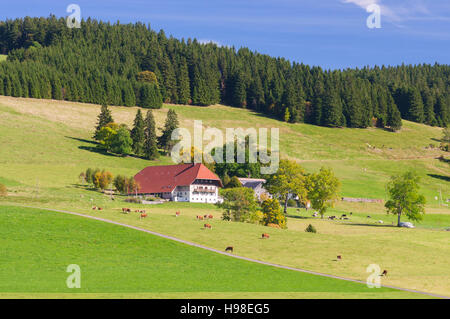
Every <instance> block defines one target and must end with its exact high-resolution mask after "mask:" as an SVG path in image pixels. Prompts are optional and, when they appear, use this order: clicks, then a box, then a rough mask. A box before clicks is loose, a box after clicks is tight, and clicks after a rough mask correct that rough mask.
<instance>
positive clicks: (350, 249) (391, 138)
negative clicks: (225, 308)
mask: <svg viewBox="0 0 450 319" xmlns="http://www.w3.org/2000/svg"><path fill="white" fill-rule="evenodd" d="M99 108H100V107H99V106H97V105H90V104H81V103H69V102H63V101H48V100H33V99H21V98H11V97H0V145H1V146H2V147H1V148H0V183H3V184H5V185H6V186H7V187H8V190H9V196H8V197H6V198H0V203H3V204H9V205H18V204H19V205H32V206H37V207H48V208H59V209H66V210H72V211H76V212H82V213H85V214H93V215H96V214H99V213H98V212H96V211H92V210H91V209H90V207H91V206H92V205H97V206H102V207H104V208H105V211H103V212H102V213H101V214H102V216H104V217H106V218H109V219H111V220H118V221H122V222H125V223H128V224H131V225H139V226H140V227H144V228H148V229H152V230H155V231H159V232H162V233H165V234H169V235H173V236H177V237H179V238H183V239H188V240H190V241H193V242H196V243H200V244H204V245H206V246H209V247H214V248H217V249H223V248H224V247H223V246H224V243H225V242H226V244H225V245H228V244H234V245H235V246H236V247H238V248H237V254H239V255H242V256H248V257H252V258H255V259H260V260H265V261H269V262H274V263H279V264H284V265H290V266H294V267H299V268H305V269H309V270H315V271H320V272H323V273H328V274H334V275H340V276H346V277H349V278H355V279H360V280H365V278H366V277H367V273H366V272H365V270H366V267H367V266H368V265H369V264H371V263H378V264H379V265H380V266H381V267H383V268H386V269H388V270H389V271H390V276H388V277H387V278H385V279H383V283H385V284H390V285H397V286H401V287H406V288H412V289H418V290H423V291H429V292H435V293H440V294H444V295H449V296H450V291H449V287H450V277H449V274H448V264H449V263H450V260H449V256H450V252H449V250H448V249H449V248H448V247H450V236H449V235H450V232H445V231H442V230H443V229H444V228H447V227H450V210H449V208H448V207H447V206H439V204H438V202H437V201H436V200H435V199H434V197H435V196H437V195H438V194H439V193H438V192H439V190H441V192H442V197H443V198H449V197H450V182H449V178H450V177H449V175H450V174H449V166H448V163H445V162H442V161H439V160H438V159H436V157H438V156H440V155H441V154H442V153H441V152H440V151H439V150H438V149H436V148H432V149H430V148H428V149H426V148H425V147H427V146H429V144H430V143H431V144H434V145H435V146H437V145H438V143H439V142H438V140H439V139H440V137H441V129H438V128H432V127H427V126H424V125H420V124H415V123H410V122H404V129H403V130H402V131H401V132H399V133H390V132H387V131H384V130H379V129H365V130H359V129H329V128H324V127H316V126H310V125H304V124H287V123H282V122H279V121H276V120H273V119H270V118H266V117H262V116H261V115H259V114H256V113H253V112H250V111H247V110H242V109H236V108H230V107H225V106H220V105H217V106H212V107H207V108H202V107H192V106H171V105H168V106H165V107H164V108H163V109H161V110H156V111H154V114H155V117H156V120H157V126H158V127H162V126H163V122H164V119H165V115H166V113H167V109H168V108H173V109H175V110H176V111H177V113H178V114H179V115H180V122H181V126H183V127H187V128H189V129H191V128H192V123H193V120H195V119H201V120H203V122H204V125H206V126H213V127H218V128H221V129H224V128H227V127H239V126H241V127H253V126H254V127H267V128H270V127H279V128H280V138H281V152H282V154H283V156H285V157H289V158H292V159H297V160H299V161H301V163H302V165H303V166H304V167H305V168H306V169H307V171H310V172H311V171H314V170H317V169H319V168H320V166H322V165H327V166H331V167H333V168H334V169H335V172H336V174H337V175H338V176H339V177H340V178H341V179H342V182H343V188H342V195H343V196H352V197H370V198H384V196H385V191H384V185H385V183H386V182H387V180H388V178H389V176H390V175H391V174H393V173H395V172H397V171H403V170H406V169H410V168H412V169H416V170H417V171H418V173H419V174H420V175H421V176H422V191H423V192H424V194H425V195H426V197H427V200H428V203H429V204H428V205H427V215H426V216H425V220H424V221H423V223H421V224H418V226H419V228H417V229H414V230H406V229H397V228H395V227H391V225H390V223H391V221H392V220H393V217H392V216H386V215H385V213H384V209H383V206H382V205H380V204H362V203H344V202H341V203H339V204H338V205H337V207H336V208H335V209H333V210H332V211H330V213H329V214H338V213H341V212H350V211H351V212H353V213H354V214H353V217H352V219H351V220H350V221H349V222H346V223H344V222H332V221H327V220H324V221H322V220H318V219H314V218H311V213H310V212H308V213H306V212H304V211H299V212H297V211H296V210H290V215H291V217H290V218H289V219H288V227H289V229H288V230H287V231H281V230H273V229H267V227H262V226H257V225H251V224H236V223H226V222H223V221H220V220H218V218H219V217H220V211H219V210H218V209H217V208H216V207H214V206H212V205H206V204H198V205H195V204H177V203H168V204H165V205H162V206H156V207H146V209H147V210H149V211H150V216H149V218H148V219H147V220H146V221H140V220H139V218H137V216H136V215H132V214H131V215H123V214H121V213H120V208H121V207H127V206H128V207H139V206H138V205H130V204H125V203H124V202H123V201H122V199H120V198H117V199H116V201H111V200H110V199H109V197H107V196H104V195H102V194H100V193H99V192H97V191H95V190H92V189H89V188H87V187H86V186H85V185H80V184H79V181H78V178H77V177H78V175H79V173H80V172H81V171H84V170H85V169H86V168H88V167H93V168H94V167H99V168H105V169H108V170H110V171H111V172H112V173H113V174H126V175H129V176H131V175H134V174H135V173H136V172H137V171H139V170H140V169H142V168H144V167H146V166H148V165H156V164H170V163H171V162H170V159H168V158H165V157H162V158H161V159H160V160H159V161H153V162H151V161H146V160H143V159H140V158H135V157H116V156H113V155H107V154H103V153H101V152H98V151H97V150H96V149H95V145H94V144H93V143H92V140H91V136H92V132H93V127H94V126H95V122H96V118H97V115H98V113H99ZM111 109H112V113H113V117H114V118H115V119H116V121H117V122H121V123H126V124H128V125H130V126H131V124H132V121H133V119H134V116H135V113H136V109H137V108H126V107H112V108H111ZM368 144H369V145H370V147H369V146H368ZM141 208H143V206H141ZM175 210H182V217H181V218H179V219H176V218H175V217H174V216H173V213H174V211H175ZM203 212H204V213H206V212H212V213H213V214H214V216H215V219H214V221H213V223H214V225H213V226H214V228H213V231H212V232H204V231H202V229H201V225H199V224H198V223H197V222H196V220H195V218H194V216H195V215H196V214H199V213H203ZM2 213H3V212H0V215H1V214H2ZM367 215H371V216H372V218H371V219H368V218H367ZM379 219H381V220H383V221H384V222H385V224H383V225H378V224H376V221H377V220H379ZM309 223H313V224H314V226H316V228H318V231H319V233H318V234H316V235H311V234H308V233H305V232H304V229H305V228H306V226H307V225H308V224H309ZM262 232H270V234H271V238H270V241H267V243H266V242H263V241H262V240H259V237H260V235H261V233H262ZM263 245H267V246H263ZM338 254H342V255H343V256H344V260H343V261H344V262H343V263H336V262H335V261H334V259H335V257H336V255H338ZM197 296H203V295H202V294H201V292H199V295H197ZM216 296H218V297H220V296H225V295H223V294H220V295H216ZM303 296H307V297H311V298H312V297H314V296H316V294H315V293H311V292H309V293H307V294H305V295H303ZM318 296H320V294H319V295H318ZM333 297H334V296H333Z"/></svg>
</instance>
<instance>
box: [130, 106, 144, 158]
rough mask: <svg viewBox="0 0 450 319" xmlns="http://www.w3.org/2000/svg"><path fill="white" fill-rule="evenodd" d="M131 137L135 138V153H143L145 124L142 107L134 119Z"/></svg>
mask: <svg viewBox="0 0 450 319" xmlns="http://www.w3.org/2000/svg"><path fill="white" fill-rule="evenodd" d="M131 139H132V140H133V152H134V154H136V155H142V154H143V153H144V142H145V124H144V118H143V117H142V112H141V110H140V109H138V111H137V113H136V117H135V119H134V126H133V129H132V130H131Z"/></svg>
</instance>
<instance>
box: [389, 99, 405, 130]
mask: <svg viewBox="0 0 450 319" xmlns="http://www.w3.org/2000/svg"><path fill="white" fill-rule="evenodd" d="M386 125H387V126H389V127H390V128H391V130H392V131H394V132H395V131H398V130H399V129H401V127H402V117H401V114H400V111H399V110H398V108H397V105H395V102H394V99H393V97H392V96H391V95H389V96H388V105H387V121H386Z"/></svg>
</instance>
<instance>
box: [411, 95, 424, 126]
mask: <svg viewBox="0 0 450 319" xmlns="http://www.w3.org/2000/svg"><path fill="white" fill-rule="evenodd" d="M408 104H409V112H408V119H410V120H411V121H414V122H418V123H423V122H424V120H425V114H424V111H423V100H422V97H421V96H420V93H419V91H418V90H417V89H416V88H411V89H410V90H409V92H408Z"/></svg>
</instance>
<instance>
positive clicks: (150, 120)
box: [143, 110, 159, 160]
mask: <svg viewBox="0 0 450 319" xmlns="http://www.w3.org/2000/svg"><path fill="white" fill-rule="evenodd" d="M144 134H145V140H144V146H143V147H144V149H143V151H144V155H145V157H146V158H147V159H149V160H154V159H157V158H158V157H159V152H158V145H157V138H156V125H155V118H154V117H153V112H152V110H148V111H147V116H146V117H145V131H144Z"/></svg>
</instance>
